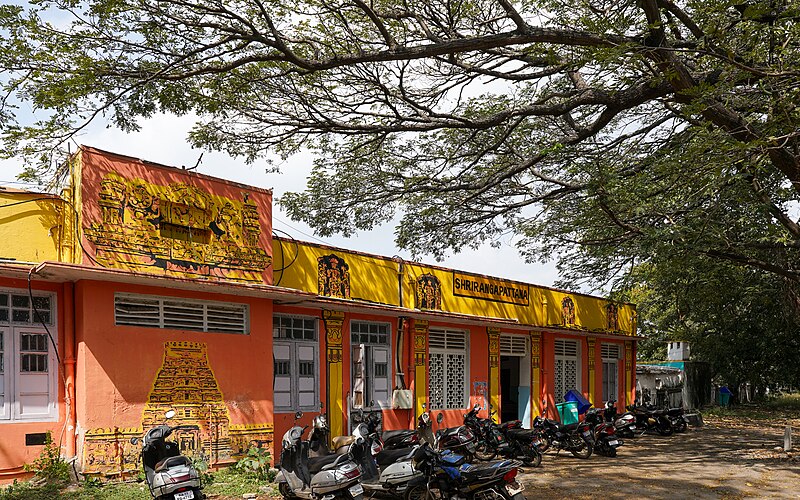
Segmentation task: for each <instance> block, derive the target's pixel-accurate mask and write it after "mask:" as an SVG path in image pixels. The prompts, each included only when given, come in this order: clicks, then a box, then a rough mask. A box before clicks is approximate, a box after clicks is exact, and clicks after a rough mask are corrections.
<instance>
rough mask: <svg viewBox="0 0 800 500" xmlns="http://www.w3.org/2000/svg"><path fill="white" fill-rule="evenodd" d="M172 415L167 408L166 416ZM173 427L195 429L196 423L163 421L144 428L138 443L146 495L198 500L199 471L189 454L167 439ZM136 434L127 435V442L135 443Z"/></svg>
mask: <svg viewBox="0 0 800 500" xmlns="http://www.w3.org/2000/svg"><path fill="white" fill-rule="evenodd" d="M174 416H175V410H169V411H168V412H167V413H166V415H165V417H166V419H167V420H169V419H171V418H172V417H174ZM176 430H191V431H196V430H198V427H197V426H196V425H178V426H176V427H170V426H168V425H166V423H164V424H161V425H157V426H155V427H153V428H152V429H150V430H149V431H147V433H146V434H145V435H144V439H143V440H142V441H143V444H142V453H141V455H142V465H143V466H144V475H145V481H146V482H147V486H148V488H149V489H150V495H152V496H153V498H156V499H157V500H167V499H169V500H173V499H174V500H200V499H203V498H205V495H203V493H202V492H201V491H200V490H201V489H202V488H203V486H202V484H201V483H200V475H199V474H198V473H197V470H196V469H195V468H194V466H193V465H192V462H191V460H189V458H187V457H185V456H183V455H181V453H180V450H179V449H178V444H177V443H174V442H172V441H167V438H168V437H169V436H170V434H172V433H173V432H174V431H176ZM138 443H139V438H138V437H133V438H131V444H134V445H135V444H138Z"/></svg>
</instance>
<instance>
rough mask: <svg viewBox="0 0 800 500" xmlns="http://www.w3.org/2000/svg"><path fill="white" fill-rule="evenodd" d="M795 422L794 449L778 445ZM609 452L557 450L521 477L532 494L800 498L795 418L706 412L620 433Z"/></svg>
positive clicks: (799, 429)
mask: <svg viewBox="0 0 800 500" xmlns="http://www.w3.org/2000/svg"><path fill="white" fill-rule="evenodd" d="M787 425H792V426H793V434H792V437H793V444H794V448H793V450H792V452H789V453H786V452H784V451H783V436H784V429H785V427H786V426H787ZM618 452H619V453H618V455H617V456H616V457H615V458H608V457H604V456H598V455H592V456H591V458H589V459H588V460H581V459H577V458H575V457H573V456H572V455H571V454H570V453H564V452H563V451H562V452H561V453H560V454H559V455H556V454H555V452H554V451H548V452H547V453H545V454H544V457H543V459H542V465H541V466H540V467H539V468H536V469H528V470H526V471H525V473H524V474H521V475H520V478H521V480H522V482H523V484H525V486H526V490H525V492H524V493H525V496H526V497H527V498H529V499H533V498H578V499H588V498H593V499H597V498H600V499H603V500H605V499H617V498H670V499H673V498H692V499H720V498H726V499H735V498H800V419H794V420H792V421H776V422H775V423H773V424H765V422H764V421H748V420H744V419H733V418H728V419H723V418H709V417H706V418H705V425H704V426H703V427H690V428H689V430H688V431H687V432H686V433H683V434H675V435H673V436H669V437H662V436H659V435H657V434H656V433H652V434H649V433H648V434H645V435H644V436H641V437H639V438H635V439H628V440H625V444H624V445H623V446H622V447H621V448H619V450H618Z"/></svg>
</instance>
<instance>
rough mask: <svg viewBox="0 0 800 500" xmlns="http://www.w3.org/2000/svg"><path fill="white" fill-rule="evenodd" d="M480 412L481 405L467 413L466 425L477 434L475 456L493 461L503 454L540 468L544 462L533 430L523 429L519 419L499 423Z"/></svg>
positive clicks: (505, 456) (465, 417)
mask: <svg viewBox="0 0 800 500" xmlns="http://www.w3.org/2000/svg"><path fill="white" fill-rule="evenodd" d="M479 411H480V405H475V406H473V407H472V409H471V410H470V411H469V412H468V413H466V414H465V415H464V425H466V426H467V427H469V428H470V430H471V431H472V433H473V434H475V438H476V452H475V456H476V457H477V458H478V459H480V460H492V459H494V458H495V457H496V456H498V455H500V456H501V457H504V458H509V459H513V458H516V459H519V460H521V461H522V463H523V464H524V465H527V466H529V467H538V466H539V464H541V463H542V454H541V452H540V451H539V446H538V444H539V439H538V437H537V436H536V432H535V431H534V430H533V429H523V428H522V422H521V421H519V420H512V421H509V422H503V423H502V424H496V423H494V421H493V420H492V419H490V418H480V417H478V412H479ZM492 414H494V412H492Z"/></svg>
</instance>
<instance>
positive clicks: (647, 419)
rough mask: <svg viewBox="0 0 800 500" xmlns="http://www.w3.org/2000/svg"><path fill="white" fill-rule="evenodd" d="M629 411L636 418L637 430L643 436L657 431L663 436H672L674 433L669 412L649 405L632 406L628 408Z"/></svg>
mask: <svg viewBox="0 0 800 500" xmlns="http://www.w3.org/2000/svg"><path fill="white" fill-rule="evenodd" d="M627 409H628V411H629V412H631V413H632V414H633V416H634V417H635V418H636V429H637V430H639V431H640V432H641V433H642V434H644V433H645V432H648V431H651V430H655V431H656V432H658V433H659V434H660V435H662V436H671V435H672V433H673V432H674V431H673V429H672V422H671V421H670V419H669V417H668V415H667V413H668V410H662V409H659V408H657V407H655V406H653V405H648V404H645V405H638V406H634V405H630V406H627Z"/></svg>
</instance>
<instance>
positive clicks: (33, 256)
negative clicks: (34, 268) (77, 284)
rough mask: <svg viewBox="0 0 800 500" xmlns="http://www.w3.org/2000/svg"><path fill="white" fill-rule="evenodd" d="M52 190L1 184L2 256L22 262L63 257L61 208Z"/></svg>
mask: <svg viewBox="0 0 800 500" xmlns="http://www.w3.org/2000/svg"><path fill="white" fill-rule="evenodd" d="M65 205H66V204H65V203H64V202H63V201H62V200H61V199H60V198H57V197H54V196H52V195H49V194H39V193H26V192H18V191H14V190H8V191H7V190H3V189H2V188H0V258H3V259H14V260H17V261H22V262H43V261H46V260H59V239H60V238H61V234H62V230H63V228H62V217H61V210H62V208H63V207H64V206H65Z"/></svg>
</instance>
